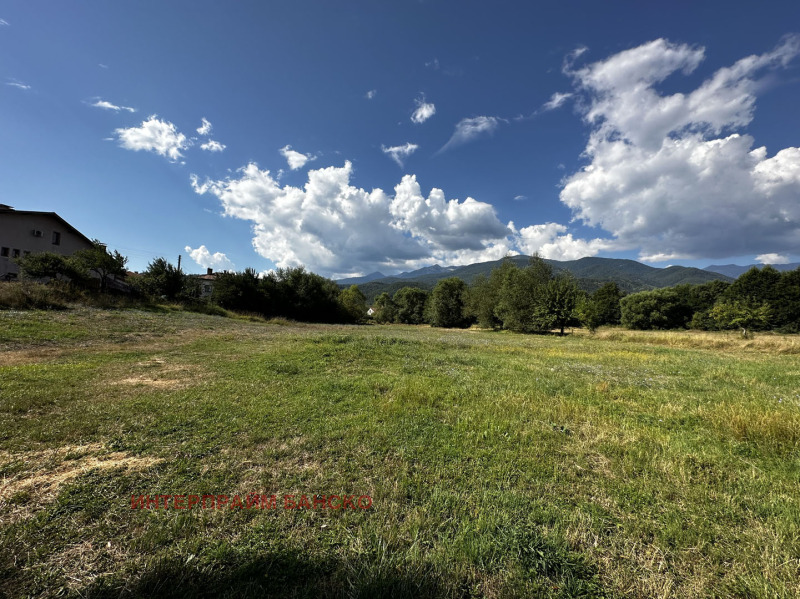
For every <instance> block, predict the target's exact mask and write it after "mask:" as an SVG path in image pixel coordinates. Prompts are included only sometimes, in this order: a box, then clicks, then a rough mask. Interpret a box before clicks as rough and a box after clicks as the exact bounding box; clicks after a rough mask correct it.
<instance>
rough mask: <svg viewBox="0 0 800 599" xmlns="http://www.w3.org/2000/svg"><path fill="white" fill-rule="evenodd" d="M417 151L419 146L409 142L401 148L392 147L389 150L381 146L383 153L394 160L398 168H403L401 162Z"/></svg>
mask: <svg viewBox="0 0 800 599" xmlns="http://www.w3.org/2000/svg"><path fill="white" fill-rule="evenodd" d="M417 149H419V146H418V145H417V144H412V143H410V142H406V143H405V144H404V145H402V146H392V147H390V148H387V147H386V146H381V150H382V151H383V153H384V154H386V155H387V156H389V157H390V158H391V159H392V160H394V161H395V162H396V163H397V165H398V166H399V167H400V168H402V167H403V160H405V159H406V158H408V157H409V156H411V154H413V153H414V152H416V151H417Z"/></svg>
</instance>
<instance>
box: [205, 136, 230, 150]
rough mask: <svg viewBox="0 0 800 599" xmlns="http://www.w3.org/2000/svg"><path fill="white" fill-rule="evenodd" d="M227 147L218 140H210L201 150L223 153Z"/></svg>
mask: <svg viewBox="0 0 800 599" xmlns="http://www.w3.org/2000/svg"><path fill="white" fill-rule="evenodd" d="M226 147H227V146H226V145H225V144H221V143H219V142H218V141H216V140H213V139H209V140H208V141H207V142H206V143H204V144H200V149H201V150H205V151H206V152H222V151H223V150H224V149H225V148H226Z"/></svg>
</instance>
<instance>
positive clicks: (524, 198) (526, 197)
mask: <svg viewBox="0 0 800 599" xmlns="http://www.w3.org/2000/svg"><path fill="white" fill-rule="evenodd" d="M527 199H528V196H524V195H518V196H514V200H516V201H517V202H521V201H522V200H527Z"/></svg>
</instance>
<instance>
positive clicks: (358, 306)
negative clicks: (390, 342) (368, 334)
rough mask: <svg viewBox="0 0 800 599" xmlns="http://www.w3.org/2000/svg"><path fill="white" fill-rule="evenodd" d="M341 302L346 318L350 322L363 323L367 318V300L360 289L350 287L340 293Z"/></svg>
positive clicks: (354, 286)
mask: <svg viewBox="0 0 800 599" xmlns="http://www.w3.org/2000/svg"><path fill="white" fill-rule="evenodd" d="M339 302H340V303H341V304H342V309H343V310H344V314H345V318H346V319H347V320H349V321H350V322H354V323H363V322H364V321H365V320H366V318H367V298H366V297H365V296H364V294H363V293H362V292H361V290H360V289H359V288H358V285H350V287H348V288H347V289H342V291H341V292H340V293H339Z"/></svg>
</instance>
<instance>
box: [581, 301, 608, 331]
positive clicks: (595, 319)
mask: <svg viewBox="0 0 800 599" xmlns="http://www.w3.org/2000/svg"><path fill="white" fill-rule="evenodd" d="M575 315H576V316H577V318H578V320H579V321H580V323H581V325H582V326H584V327H586V328H587V329H589V332H590V333H594V332H595V331H596V330H597V327H599V326H600V325H601V324H603V322H602V319H601V317H600V311H599V309H598V306H597V304H596V303H595V302H593V301H592V298H591V297H590V296H588V295H586V294H584V295H582V296H581V297H580V299H579V300H578V305H577V306H575Z"/></svg>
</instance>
